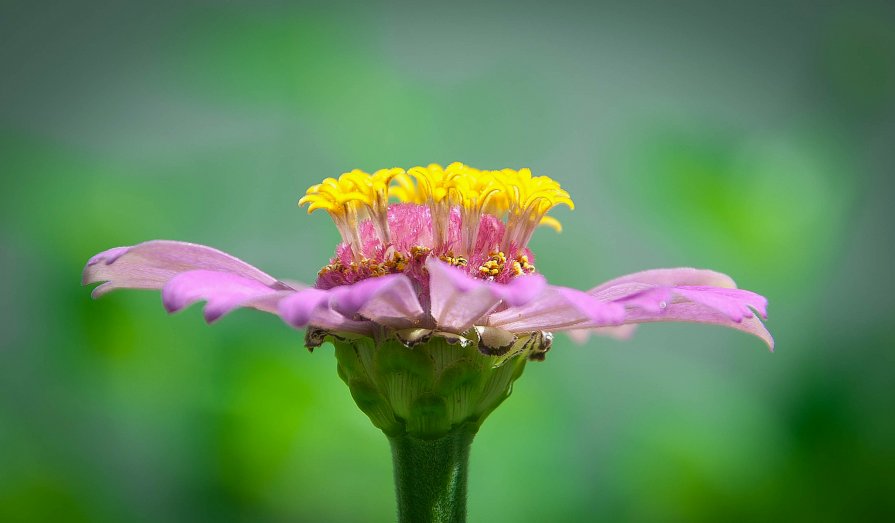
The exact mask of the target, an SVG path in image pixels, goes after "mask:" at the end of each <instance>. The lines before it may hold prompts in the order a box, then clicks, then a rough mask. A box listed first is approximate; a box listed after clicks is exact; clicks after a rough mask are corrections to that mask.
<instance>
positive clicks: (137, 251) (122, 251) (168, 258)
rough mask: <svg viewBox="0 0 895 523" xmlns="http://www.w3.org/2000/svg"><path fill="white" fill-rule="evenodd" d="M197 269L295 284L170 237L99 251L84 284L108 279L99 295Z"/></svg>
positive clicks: (154, 285) (157, 283)
mask: <svg viewBox="0 0 895 523" xmlns="http://www.w3.org/2000/svg"><path fill="white" fill-rule="evenodd" d="M193 270H209V271H218V272H228V273H232V274H236V275H239V276H242V277H244V278H249V279H251V280H255V281H257V282H260V283H262V284H264V285H267V286H269V287H275V288H277V289H279V290H289V289H291V288H292V287H290V286H288V285H286V284H283V283H282V282H279V281H277V279H276V278H273V277H272V276H270V275H268V274H266V273H264V272H263V271H261V270H259V269H257V268H255V267H253V266H251V265H249V264H247V263H245V262H244V261H242V260H239V259H237V258H234V257H233V256H230V255H229V254H226V253H224V252H221V251H219V250H217V249H213V248H211V247H206V246H204V245H197V244H194V243H186V242H176V241H169V240H154V241H149V242H145V243H141V244H139V245H134V246H132V247H116V248H114V249H109V250H107V251H104V252H101V253H99V254H97V255H96V256H94V257H92V258H90V261H88V262H87V266H86V267H84V273H83V276H82V284H83V285H87V284H90V283H97V282H105V283H103V284H102V285H100V286H98V287H97V288H95V289H93V294H92V295H93V297H94V298H98V297H100V296H102V295H103V294H105V293H107V292H109V291H111V290H114V289H161V288H162V287H163V286H164V285H165V284H166V283H167V282H168V281H169V280H171V279H172V278H173V277H175V276H177V275H178V274H180V273H183V272H187V271H193Z"/></svg>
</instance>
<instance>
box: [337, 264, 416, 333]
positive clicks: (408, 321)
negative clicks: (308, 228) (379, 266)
mask: <svg viewBox="0 0 895 523" xmlns="http://www.w3.org/2000/svg"><path fill="white" fill-rule="evenodd" d="M329 304H330V307H332V308H333V309H334V310H336V311H338V312H340V313H341V314H343V315H345V316H347V317H351V316H354V315H360V316H363V317H364V318H367V319H369V320H372V321H374V322H376V323H379V324H380V325H386V326H389V327H393V328H397V329H402V328H407V327H411V326H414V325H417V324H419V322H420V321H421V320H422V318H423V317H424V316H425V315H426V311H424V310H423V307H422V306H421V305H420V302H419V299H418V298H417V296H416V291H415V290H414V288H413V284H412V283H411V282H410V279H409V278H408V277H407V276H404V275H403V274H390V275H386V276H380V277H378V278H370V279H367V280H363V281H360V282H358V283H356V284H354V285H345V286H341V287H336V288H334V289H332V291H331V297H330V302H329Z"/></svg>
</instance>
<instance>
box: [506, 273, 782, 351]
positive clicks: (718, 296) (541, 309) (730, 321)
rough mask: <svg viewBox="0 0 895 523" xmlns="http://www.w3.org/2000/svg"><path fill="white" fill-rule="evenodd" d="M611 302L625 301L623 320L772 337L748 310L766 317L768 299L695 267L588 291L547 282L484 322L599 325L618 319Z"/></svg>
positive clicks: (555, 327) (531, 326)
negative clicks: (710, 326)
mask: <svg viewBox="0 0 895 523" xmlns="http://www.w3.org/2000/svg"><path fill="white" fill-rule="evenodd" d="M709 284H716V285H720V286H714V285H709ZM600 304H602V305H603V307H610V308H601V305H600ZM611 306H616V307H624V310H625V312H624V323H625V324H635V323H646V322H658V321H682V322H695V323H708V324H714V325H723V326H726V327H730V328H733V329H737V330H741V331H744V332H748V333H750V334H753V335H755V336H758V337H759V338H761V339H762V340H764V341H765V343H767V344H768V346H769V347H770V348H771V349H772V350H773V346H774V341H773V338H772V337H771V335H770V333H768V331H767V329H766V328H765V327H764V325H763V324H762V323H761V321H760V320H759V319H758V318H756V317H755V314H754V313H753V312H752V311H753V310H755V311H758V313H759V314H760V315H761V316H762V317H766V316H767V300H766V299H765V298H764V297H763V296H760V295H758V294H755V293H754V292H750V291H746V290H742V289H737V288H735V287H733V280H732V279H730V278H729V277H728V276H726V275H723V274H721V273H717V272H714V271H706V270H697V269H658V270H653V271H644V272H640V273H636V274H632V275H628V276H623V277H621V278H616V279H615V280H612V281H610V282H607V283H605V284H602V285H600V286H597V287H595V288H594V289H592V290H591V291H588V292H587V293H582V292H580V291H574V290H573V289H565V288H561V287H550V288H548V290H547V291H546V292H544V294H543V295H541V296H540V297H539V298H538V299H537V300H536V301H534V302H532V303H529V304H528V305H526V306H524V307H512V308H508V309H506V310H504V311H501V312H498V313H495V314H492V315H491V317H490V318H489V322H488V324H489V325H491V326H495V327H500V328H502V329H506V330H509V331H512V332H520V331H529V330H550V331H560V330H580V329H593V328H603V327H606V326H607V325H615V324H617V320H618V317H617V316H614V314H615V313H614V312H613V309H612V308H611ZM579 337H580V336H579Z"/></svg>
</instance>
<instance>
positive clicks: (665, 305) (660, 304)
mask: <svg viewBox="0 0 895 523" xmlns="http://www.w3.org/2000/svg"><path fill="white" fill-rule="evenodd" d="M665 307H668V304H667V303H665V301H664V300H663V301H660V302H659V308H660V309H664V308H665Z"/></svg>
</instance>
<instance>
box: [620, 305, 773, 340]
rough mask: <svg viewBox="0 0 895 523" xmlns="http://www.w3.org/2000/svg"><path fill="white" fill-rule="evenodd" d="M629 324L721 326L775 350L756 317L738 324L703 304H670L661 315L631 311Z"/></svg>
mask: <svg viewBox="0 0 895 523" xmlns="http://www.w3.org/2000/svg"><path fill="white" fill-rule="evenodd" d="M625 321H626V322H627V323H651V322H659V321H663V322H667V321H680V322H689V323H707V324H711V325H721V326H724V327H729V328H731V329H736V330H740V331H743V332H747V333H749V334H752V335H754V336H758V337H759V338H761V339H762V340H763V341H764V342H765V343H766V344H767V345H768V348H769V349H770V350H771V351H773V350H774V338H773V337H772V336H771V333H770V332H768V330H767V328H765V326H764V324H762V322H761V320H759V319H758V318H757V317H755V316H754V315H753V316H751V317H744V318H743V319H742V320H741V321H739V322H737V321H734V320H731V319H730V317H729V316H728V315H727V314H724V313H722V312H719V311H717V310H714V309H712V308H709V307H707V306H705V305H703V304H701V303H694V302H689V301H688V302H680V303H672V304H669V305H668V306H667V307H666V308H665V310H664V311H663V312H661V313H660V314H654V313H650V312H647V311H644V310H637V309H634V310H631V311H629V312H628V318H627V319H626V320H625Z"/></svg>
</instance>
